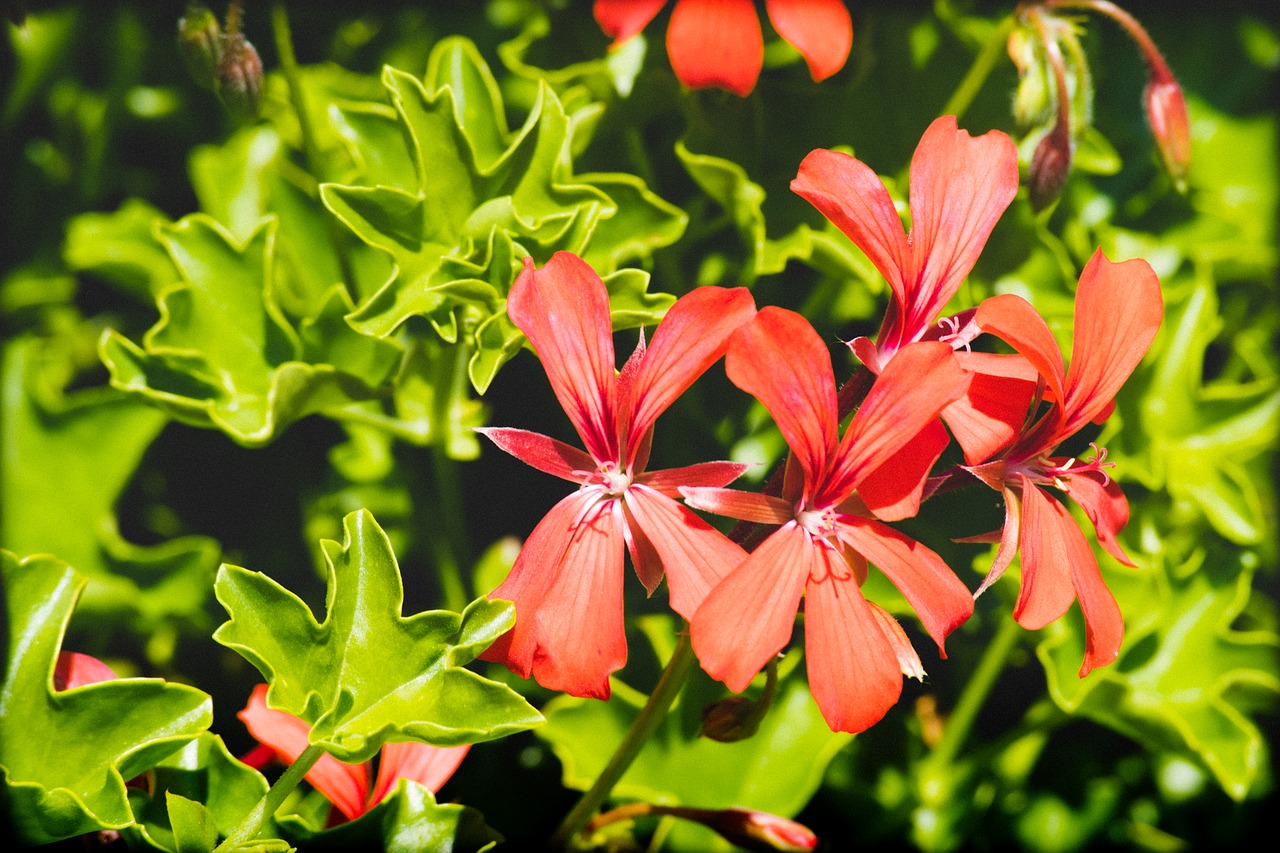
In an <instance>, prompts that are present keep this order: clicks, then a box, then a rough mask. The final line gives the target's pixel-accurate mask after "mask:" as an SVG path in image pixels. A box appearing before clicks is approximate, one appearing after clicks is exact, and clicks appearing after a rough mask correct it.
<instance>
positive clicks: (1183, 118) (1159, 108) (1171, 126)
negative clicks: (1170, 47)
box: [1142, 68, 1191, 192]
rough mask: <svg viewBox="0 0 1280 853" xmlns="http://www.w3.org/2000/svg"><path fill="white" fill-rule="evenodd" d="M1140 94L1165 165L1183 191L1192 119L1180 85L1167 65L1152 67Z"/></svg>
mask: <svg viewBox="0 0 1280 853" xmlns="http://www.w3.org/2000/svg"><path fill="white" fill-rule="evenodd" d="M1142 97H1143V101H1144V103H1145V106H1146V109H1147V120H1148V121H1149V122H1151V132H1152V134H1153V135H1154V136H1155V138H1156V145H1157V146H1158V147H1159V148H1160V158H1161V159H1162V160H1164V167H1165V168H1166V169H1167V170H1168V171H1169V175H1170V176H1171V177H1172V178H1173V183H1174V185H1175V186H1176V187H1177V188H1178V192H1186V189H1187V167H1188V166H1189V165H1190V163H1191V122H1190V120H1189V119H1188V118H1187V101H1186V99H1185V98H1184V97H1183V96H1182V87H1181V86H1179V85H1178V81H1177V80H1175V79H1173V75H1172V74H1170V73H1169V71H1168V69H1167V68H1163V69H1153V70H1152V74H1151V79H1150V80H1149V81H1148V82H1147V88H1146V91H1144V92H1143V96H1142Z"/></svg>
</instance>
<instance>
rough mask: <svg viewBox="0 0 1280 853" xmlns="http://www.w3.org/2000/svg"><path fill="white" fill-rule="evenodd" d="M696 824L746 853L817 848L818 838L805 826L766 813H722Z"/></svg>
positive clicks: (800, 851) (798, 852) (799, 851)
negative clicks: (708, 829) (744, 849)
mask: <svg viewBox="0 0 1280 853" xmlns="http://www.w3.org/2000/svg"><path fill="white" fill-rule="evenodd" d="M700 822H701V823H702V824H704V825H705V826H708V827H710V828H711V829H714V830H715V831H716V832H718V833H719V834H720V835H721V836H723V837H724V838H725V839H727V840H728V841H731V842H732V843H734V844H737V845H738V846H739V847H745V848H746V849H748V850H782V851H786V852H787V853H807V851H809V850H812V849H813V848H815V847H817V846H818V836H816V835H814V834H813V833H812V832H811V831H810V830H809V828H808V827H807V826H805V825H804V824H800V823H796V822H795V821H794V820H787V819H786V818H785V817H778V816H777V815H775V814H769V813H767V812H757V811H752V810H750V809H725V810H724V811H720V812H715V813H714V814H713V816H709V817H708V818H706V819H703V820H702V821H700Z"/></svg>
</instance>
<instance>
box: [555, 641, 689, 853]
mask: <svg viewBox="0 0 1280 853" xmlns="http://www.w3.org/2000/svg"><path fill="white" fill-rule="evenodd" d="M693 662H694V656H693V645H692V644H691V643H690V642H689V635H688V633H685V634H683V635H682V636H681V637H680V642H679V643H677V644H676V648H675V651H673V652H672V653H671V660H669V661H667V666H666V669H664V670H663V671H662V675H661V676H659V678H658V683H657V685H656V686H655V687H654V688H653V692H652V693H650V694H649V701H647V702H645V704H644V707H643V708H641V709H640V715H639V716H637V717H636V719H635V721H634V722H632V723H631V727H630V728H629V729H627V733H626V734H625V735H623V737H622V742H621V743H619V744H618V748H617V749H615V750H614V752H613V756H612V757H611V758H610V759H609V763H608V764H606V765H605V767H604V770H602V771H600V775H599V776H598V777H597V778H596V781H595V783H594V784H593V785H592V786H591V788H590V789H588V790H587V792H586V793H585V794H583V795H582V799H580V800H578V804H577V805H576V806H574V807H573V810H572V811H570V812H569V814H568V815H566V816H565V819H564V821H563V822H562V823H561V824H560V828H559V829H557V830H556V832H555V835H553V836H552V837H551V846H553V847H566V846H567V845H568V844H569V842H570V841H571V840H572V839H573V838H574V836H576V835H577V834H578V833H579V832H581V831H582V828H583V827H585V826H586V825H587V821H589V820H590V819H591V816H592V815H593V814H595V811H596V809H598V808H599V807H600V804H601V803H603V802H604V801H605V799H606V798H608V796H609V792H610V791H612V790H613V786H614V785H616V784H617V782H618V780H619V779H621V778H622V776H623V774H624V773H626V772H627V769H628V768H629V767H631V763H632V762H633V761H635V760H636V757H637V756H638V755H639V754H640V750H641V748H643V747H644V744H645V742H646V741H648V740H649V737H650V736H651V735H652V734H653V732H654V730H656V729H657V728H658V725H659V724H660V723H661V722H662V720H663V718H664V717H665V716H666V714H667V711H669V710H670V709H671V705H672V703H673V702H675V699H676V696H678V695H679V694H680V689H681V688H682V687H684V683H685V680H686V679H688V677H689V672H690V671H691V670H692V669H693Z"/></svg>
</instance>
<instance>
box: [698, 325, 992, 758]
mask: <svg viewBox="0 0 1280 853" xmlns="http://www.w3.org/2000/svg"><path fill="white" fill-rule="evenodd" d="M725 370H726V372H727V373H728V374H729V378H730V379H731V380H732V381H733V383H734V384H735V385H737V386H738V387H739V388H742V389H743V390H744V391H747V392H748V393H750V394H752V395H754V396H755V397H756V398H757V399H758V400H760V402H761V403H763V404H764V406H765V408H767V409H768V410H769V413H770V414H772V415H773V418H774V420H775V421H776V422H777V424H778V428H779V430H780V431H781V432H782V435H783V437H784V438H785V439H786V441H787V444H788V445H789V446H790V448H791V458H790V460H789V462H788V467H787V476H786V477H785V481H784V486H783V495H782V497H770V496H767V495H762V494H752V493H747V492H738V491H733V490H730V489H718V488H685V489H681V490H680V491H681V493H682V494H683V495H684V496H685V499H686V500H687V501H688V502H689V503H690V504H691V505H693V506H694V507H697V508H698V509H703V510H707V511H709V512H715V513H719V514H721V515H728V516H732V517H734V518H741V519H746V520H748V521H753V522H757V523H762V524H775V525H780V526H779V527H778V529H777V530H775V531H774V532H773V533H772V534H770V535H769V537H768V538H767V539H765V540H764V542H762V543H761V544H760V546H759V547H758V548H756V549H755V550H754V551H753V552H752V553H751V554H750V556H748V557H747V559H746V560H745V561H744V562H743V563H742V564H741V565H740V566H738V567H737V568H736V569H735V570H734V571H733V572H731V573H730V574H729V576H728V577H726V578H725V579H724V580H723V581H721V583H720V584H719V586H717V587H716V588H715V589H714V590H712V592H711V594H710V595H708V596H707V599H706V601H705V602H703V604H702V606H701V607H699V608H698V610H697V612H696V613H694V615H693V620H692V623H691V626H690V632H691V636H692V639H693V649H694V652H695V653H696V654H697V656H698V659H699V661H701V663H702V668H703V669H704V670H706V671H707V672H708V673H709V674H710V675H711V676H712V677H714V678H717V679H720V680H721V681H723V682H724V683H725V684H726V685H728V687H729V689H731V690H734V691H742V690H744V689H746V687H747V685H748V684H749V683H750V682H751V679H752V677H753V676H754V675H755V674H756V673H757V672H759V670H760V668H761V667H762V666H764V664H765V663H766V662H768V660H769V659H770V658H771V657H773V656H774V655H775V654H777V653H778V652H779V651H781V650H782V648H783V647H784V646H785V645H786V644H787V641H788V639H789V638H790V636H791V628H792V621H793V619H794V616H795V613H796V610H797V608H798V607H799V605H800V601H801V597H802V596H803V598H804V602H805V605H804V613H805V650H806V657H807V660H808V669H809V686H810V690H811V691H812V693H813V696H814V699H816V700H817V703H818V707H819V709H820V710H821V711H822V715H823V718H824V719H826V721H827V724H828V725H829V726H830V727H831V728H832V729H833V730H837V731H848V732H858V731H862V730H863V729H866V728H867V727H868V726H870V725H872V724H873V723H875V722H876V721H877V720H879V719H880V718H881V717H882V716H884V714H885V712H886V711H887V710H888V709H889V708H890V707H892V706H893V704H894V703H895V702H897V701H898V696H899V695H900V694H901V692H902V675H903V674H906V675H911V676H914V677H916V678H920V677H923V675H924V670H923V668H922V666H921V664H920V659H919V657H918V656H917V655H916V653H915V650H914V649H913V648H912V647H911V643H910V641H909V640H908V639H907V636H906V634H905V633H904V632H903V630H902V628H901V626H899V625H898V623H897V621H896V620H894V618H893V617H892V616H890V615H889V613H888V612H887V611H885V610H884V609H882V608H881V607H879V606H878V605H876V604H874V603H872V602H869V601H867V600H866V599H865V598H864V597H863V595H862V592H861V589H860V587H861V585H862V583H863V581H865V580H866V577H867V564H868V562H870V563H873V564H875V565H876V566H877V567H878V568H879V569H880V570H881V571H883V572H884V573H885V574H886V575H888V576H889V578H890V580H892V581H893V583H894V584H895V585H896V586H897V587H898V589H900V590H901V591H902V593H903V595H904V596H905V597H906V599H907V601H909V602H910V603H911V605H912V607H914V608H915V610H916V612H917V613H918V614H919V615H920V619H921V622H922V623H923V624H924V627H925V629H926V630H927V631H928V632H929V636H930V637H932V638H933V640H934V641H935V642H936V643H937V644H938V648H939V649H940V650H941V649H942V647H943V641H944V639H945V638H946V636H947V634H949V633H950V632H951V631H952V630H954V629H955V628H956V627H957V626H958V625H960V623H962V622H964V620H965V619H967V618H968V617H969V615H970V614H971V613H972V612H973V597H972V596H971V595H970V594H969V590H968V589H966V588H965V586H964V584H962V583H961V582H960V581H959V580H958V579H957V578H956V576H955V575H954V574H952V572H951V570H950V569H949V568H947V565H946V564H945V563H944V562H943V561H942V558H941V557H939V556H938V555H937V554H935V553H934V552H933V551H931V550H929V549H928V548H926V547H925V546H923V545H921V544H920V543H919V542H916V541H915V540H913V539H911V538H910V537H908V536H906V535H904V534H902V533H900V532H898V531H897V530H894V529H893V528H891V527H889V526H887V525H885V524H883V523H881V522H880V521H877V520H875V519H874V518H871V517H870V516H869V513H867V512H866V507H865V506H864V505H863V503H862V501H861V500H860V498H859V497H858V495H856V494H855V490H857V489H858V487H859V484H860V483H861V482H862V481H863V480H864V478H865V477H867V476H868V475H869V474H870V473H872V472H874V471H876V470H878V469H879V468H881V467H882V466H884V465H886V464H892V463H891V460H892V459H893V458H894V456H895V454H896V453H897V452H898V450H899V448H900V447H902V446H903V444H904V443H906V442H908V441H909V440H910V439H912V438H913V437H914V436H915V435H916V434H918V433H919V432H920V431H921V430H922V429H924V428H925V427H926V426H927V425H928V424H929V423H930V422H932V421H933V420H934V419H935V418H937V416H938V412H939V411H941V409H942V408H943V407H944V406H945V405H947V403H949V402H951V401H952V400H954V399H955V398H956V397H957V396H958V395H959V394H960V393H962V391H963V389H964V386H965V384H966V381H967V377H966V375H965V374H964V372H963V371H962V370H961V369H960V366H959V365H958V364H957V363H956V359H955V357H954V355H953V354H952V352H951V349H950V348H949V347H948V346H947V345H946V344H942V343H938V342H936V341H935V342H925V343H918V344H913V345H911V346H908V347H905V348H904V349H902V350H901V351H900V352H899V353H898V355H897V357H896V358H894V360H893V361H892V362H891V363H890V364H889V365H888V366H887V367H886V368H885V370H884V371H883V372H882V373H881V374H880V376H879V378H878V379H877V380H876V383H875V385H874V386H873V387H872V389H871V391H870V393H869V394H868V395H867V398H866V401H865V402H864V403H863V404H862V406H861V407H860V408H859V409H858V412H857V413H856V414H855V415H854V416H853V420H852V421H851V422H850V423H849V426H848V428H847V429H846V430H845V433H844V437H843V439H841V438H840V437H839V435H838V429H839V419H838V415H837V410H836V388H835V378H834V376H833V374H832V369H831V357H830V355H829V354H828V352H827V349H826V347H825V346H824V345H823V343H822V340H821V339H820V338H819V337H818V334H817V332H815V331H814V330H813V327H812V326H810V325H809V323H808V321H806V320H805V319H804V318H803V317H801V316H800V315H798V314H795V313H793V312H790V311H786V310H784V309H780V308H772V307H770V308H763V309H761V311H760V313H759V314H757V315H756V319H755V320H754V321H753V322H752V323H750V324H749V325H747V326H745V327H743V328H742V329H741V330H740V331H739V332H738V333H737V334H736V335H734V337H733V340H732V342H731V343H730V345H729V352H728V356H727V358H726V360H725ZM921 476H924V475H923V474H922V475H921Z"/></svg>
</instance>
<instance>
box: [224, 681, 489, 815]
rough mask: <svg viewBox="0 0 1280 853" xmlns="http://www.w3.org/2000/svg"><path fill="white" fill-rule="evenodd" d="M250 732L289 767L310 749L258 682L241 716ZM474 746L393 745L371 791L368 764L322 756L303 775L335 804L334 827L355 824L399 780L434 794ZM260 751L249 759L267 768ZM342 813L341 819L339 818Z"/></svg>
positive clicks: (301, 729)
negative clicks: (342, 824) (419, 786)
mask: <svg viewBox="0 0 1280 853" xmlns="http://www.w3.org/2000/svg"><path fill="white" fill-rule="evenodd" d="M236 716H237V717H239V718H240V720H241V721H242V722H243V723H244V724H245V727H246V728H247V729H248V730H249V734H251V735H253V737H254V738H255V739H256V740H257V741H258V742H259V743H261V744H262V745H263V746H264V747H266V749H267V750H268V751H269V752H270V755H271V756H273V757H275V758H277V759H278V760H280V761H281V762H283V763H285V764H292V763H293V762H294V761H296V760H297V758H298V756H299V755H301V754H302V751H303V750H304V749H306V748H307V746H308V743H309V742H308V740H307V735H308V733H309V732H310V730H311V729H310V727H309V726H308V725H307V724H306V723H305V722H303V721H302V720H300V719H299V718H297V717H295V716H293V715H292V714H290V713H288V712H286V711H277V710H274V709H272V708H268V707H267V685H265V684H259V685H258V686H256V687H254V688H253V693H251V694H250V695H249V704H247V705H245V707H244V710H243V711H241V712H240V713H239V714H237V715H236ZM470 748H471V746H470V745H469V744H468V745H465V746H431V745H430V744H426V743H417V742H414V743H389V744H387V745H385V746H384V747H382V752H381V753H380V754H379V756H378V776H377V780H376V781H375V782H374V785H373V789H372V790H370V788H369V765H368V763H364V764H345V763H343V762H341V761H339V760H338V759H336V758H334V757H333V756H332V755H329V754H327V753H326V754H325V755H322V756H320V760H319V761H317V762H316V763H315V764H313V765H312V766H311V769H310V770H308V771H307V775H306V776H304V777H303V778H305V779H306V780H307V781H308V782H310V783H311V785H312V787H314V788H315V789H316V790H317V791H319V792H320V793H322V794H324V795H325V797H326V798H327V799H328V800H329V802H330V803H332V804H333V808H334V811H336V812H337V813H338V814H331V815H330V818H329V825H330V826H332V825H334V824H337V823H342V822H344V821H346V820H355V819H356V818H358V817H360V816H361V815H362V814H364V813H365V812H367V811H369V810H370V809H372V808H373V807H374V806H376V805H377V804H378V803H380V802H382V801H383V799H385V798H386V796H387V795H388V794H390V793H391V792H392V791H393V790H394V789H395V787H396V783H397V782H398V781H399V780H400V779H410V780H412V781H414V782H417V783H418V784H420V785H422V786H423V787H424V788H426V789H427V790H429V791H431V793H433V794H434V793H435V792H436V791H438V790H440V787H441V786H442V785H444V783H445V782H447V781H448V780H449V777H450V776H452V775H453V772H454V771H455V770H457V769H458V765H459V764H460V763H462V759H463V758H464V757H465V756H466V754H467V750H469V749H470ZM264 757H265V756H264V754H263V752H262V751H261V750H258V751H255V752H254V753H251V754H250V756H247V757H246V763H248V764H250V765H252V766H255V767H257V768H258V769H261V768H262V765H263V764H264V763H265V761H264V760H263V759H264ZM338 815H341V818H339V817H338Z"/></svg>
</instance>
